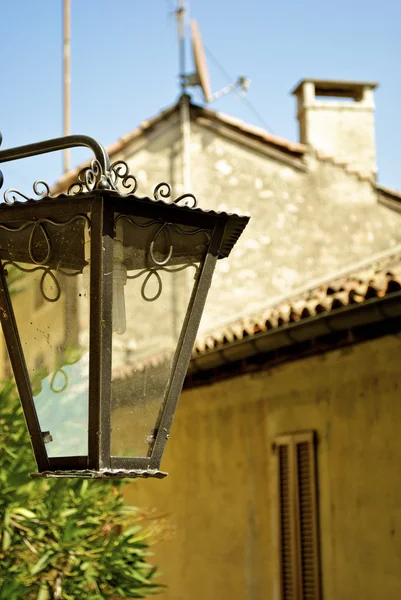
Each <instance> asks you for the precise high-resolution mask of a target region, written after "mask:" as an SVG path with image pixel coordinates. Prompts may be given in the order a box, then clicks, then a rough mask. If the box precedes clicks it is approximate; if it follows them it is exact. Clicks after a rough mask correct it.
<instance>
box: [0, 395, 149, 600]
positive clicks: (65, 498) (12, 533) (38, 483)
mask: <svg viewBox="0 0 401 600" xmlns="http://www.w3.org/2000/svg"><path fill="white" fill-rule="evenodd" d="M34 470H35V465H34V461H33V457H32V450H31V448H30V444H29V441H28V435H27V433H26V427H25V423H24V419H23V414H22V410H21V407H20V403H19V400H18V398H17V396H16V394H15V390H14V387H13V385H12V384H11V383H3V384H1V385H0V490H1V491H0V600H21V599H22V598H23V599H24V600H25V599H26V600H31V599H32V600H52V599H55V600H57V599H63V600H78V599H79V600H81V599H82V600H83V599H85V600H95V599H96V600H100V599H105V598H109V599H114V600H117V599H120V598H143V597H145V596H147V595H149V594H151V593H155V592H157V591H159V590H160V587H161V586H160V585H158V584H156V583H155V582H154V579H155V576H156V575H157V573H156V567H153V566H151V565H150V564H149V563H148V556H149V554H150V552H149V543H150V540H151V538H152V536H153V535H154V527H153V528H152V526H149V525H147V526H145V525H144V522H143V518H142V517H141V514H140V512H139V511H138V509H135V508H132V507H126V506H124V502H123V497H122V494H121V487H122V485H123V483H116V482H110V481H88V480H56V481H54V480H53V481H49V480H44V479H39V480H38V479H36V480H31V479H30V478H29V473H30V472H32V471H34ZM156 527H157V525H156Z"/></svg>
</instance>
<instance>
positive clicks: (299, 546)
mask: <svg viewBox="0 0 401 600" xmlns="http://www.w3.org/2000/svg"><path fill="white" fill-rule="evenodd" d="M275 449H276V456H277V461H278V465H277V472H278V505H279V532H280V539H279V548H280V579H281V600H320V585H319V549H318V529H317V505H316V463H315V444H314V434H313V433H312V432H307V433H296V434H292V435H286V436H281V437H279V438H277V439H276V440H275Z"/></svg>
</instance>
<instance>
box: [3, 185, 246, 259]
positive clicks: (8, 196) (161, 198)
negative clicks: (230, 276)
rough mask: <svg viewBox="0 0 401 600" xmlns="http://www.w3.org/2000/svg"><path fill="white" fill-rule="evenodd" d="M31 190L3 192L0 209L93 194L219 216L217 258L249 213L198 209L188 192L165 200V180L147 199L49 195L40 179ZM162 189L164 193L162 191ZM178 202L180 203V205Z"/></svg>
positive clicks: (178, 211) (173, 212)
mask: <svg viewBox="0 0 401 600" xmlns="http://www.w3.org/2000/svg"><path fill="white" fill-rule="evenodd" d="M39 184H42V185H43V186H44V192H45V195H41V194H40V193H39ZM33 189H34V191H35V193H37V194H38V195H39V197H38V198H30V197H28V196H25V195H24V194H22V193H21V192H19V191H18V190H15V189H9V190H7V191H6V192H5V193H4V200H5V202H2V203H0V212H1V211H2V210H7V209H8V210H9V209H10V207H12V206H18V207H23V206H29V207H32V206H33V205H39V204H40V205H43V204H49V203H51V202H54V201H55V200H56V201H57V202H59V201H61V202H62V201H66V200H71V199H76V200H78V201H79V200H82V199H89V198H90V197H93V196H95V197H96V196H102V197H104V196H107V197H110V198H115V199H120V200H123V201H124V202H127V203H129V202H136V203H138V204H140V205H142V206H143V205H152V206H154V205H159V206H160V207H169V211H171V212H170V214H171V215H175V216H176V218H177V220H178V219H179V218H180V215H185V214H194V213H195V214H197V215H199V216H206V217H208V216H210V217H211V218H215V217H220V218H225V219H227V222H226V227H225V231H224V235H223V239H222V242H221V247H220V250H219V255H218V258H226V257H227V256H229V254H230V252H231V250H232V249H233V247H234V245H235V244H236V242H237V240H238V238H239V237H240V235H241V233H242V232H243V230H244V228H245V227H246V225H247V223H248V221H249V219H250V216H249V215H239V214H236V213H227V212H225V211H215V210H212V209H202V208H199V207H198V206H197V201H196V198H195V196H193V195H192V194H183V195H182V196H180V197H179V198H177V199H175V200H173V201H171V200H167V198H169V197H170V195H171V188H170V186H169V185H168V184H167V183H164V182H163V183H161V184H159V185H158V186H156V188H155V192H154V197H153V198H149V197H147V196H143V197H140V196H136V195H135V194H121V193H120V192H119V191H117V190H109V189H93V190H88V191H82V190H80V191H78V192H76V193H73V192H70V193H67V194H60V195H58V196H51V195H50V190H49V186H48V185H47V184H45V183H44V182H35V184H34V186H33ZM163 190H164V192H163ZM18 197H22V198H23V200H18ZM181 202H182V204H181Z"/></svg>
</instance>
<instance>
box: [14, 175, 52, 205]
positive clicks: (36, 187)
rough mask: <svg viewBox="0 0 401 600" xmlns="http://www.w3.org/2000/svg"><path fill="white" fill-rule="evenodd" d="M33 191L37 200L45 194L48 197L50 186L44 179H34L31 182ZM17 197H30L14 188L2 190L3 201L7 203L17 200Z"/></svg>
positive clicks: (24, 198) (25, 198) (27, 198)
mask: <svg viewBox="0 0 401 600" xmlns="http://www.w3.org/2000/svg"><path fill="white" fill-rule="evenodd" d="M40 187H43V189H42V190H40ZM33 191H34V194H35V195H36V196H37V198H36V199H37V200H41V199H42V198H44V197H45V196H49V197H50V188H49V186H48V184H47V183H46V182H45V181H42V180H38V181H35V183H34V184H33ZM18 198H23V200H31V198H29V197H28V196H26V195H25V194H23V193H22V192H20V191H19V190H17V189H15V188H9V189H8V190H6V191H5V192H4V195H3V199H4V202H5V203H6V204H9V205H12V204H14V202H17V201H18Z"/></svg>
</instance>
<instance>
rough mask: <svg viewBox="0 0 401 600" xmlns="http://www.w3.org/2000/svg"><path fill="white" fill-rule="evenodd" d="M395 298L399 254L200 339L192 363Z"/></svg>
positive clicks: (400, 282) (400, 286)
mask: <svg viewBox="0 0 401 600" xmlns="http://www.w3.org/2000/svg"><path fill="white" fill-rule="evenodd" d="M394 294H398V296H401V250H399V252H398V253H396V254H395V255H391V256H390V257H387V258H383V259H381V260H379V261H377V262H373V263H372V264H370V265H367V266H365V267H364V268H362V269H358V270H357V271H355V272H351V273H349V274H347V275H343V276H341V277H338V278H335V279H332V280H331V281H327V282H325V283H323V284H321V285H318V286H317V287H315V288H313V289H311V290H308V291H306V292H304V293H302V294H297V295H293V296H290V297H288V298H286V299H284V300H282V301H280V302H279V303H277V304H273V305H271V306H268V307H266V309H264V310H261V311H260V312H259V313H256V314H253V315H251V316H247V317H244V318H242V319H238V320H236V321H234V322H232V323H230V324H227V325H224V326H223V327H221V328H219V329H216V330H215V331H213V332H212V333H209V334H207V335H204V336H200V337H199V338H198V340H197V342H196V345H195V348H194V351H193V359H196V358H197V357H200V356H202V355H207V354H208V353H211V352H215V351H216V350H224V349H225V348H227V347H229V346H230V345H232V344H236V343H238V342H241V341H245V340H247V341H249V340H251V339H253V340H257V338H258V336H260V335H263V334H264V333H267V332H274V331H279V330H280V329H284V328H288V327H289V326H291V325H293V324H300V325H301V324H302V323H304V324H306V323H307V322H308V321H311V320H313V319H314V318H316V317H318V316H324V315H329V314H330V315H333V314H334V313H336V311H341V310H344V309H347V308H352V307H358V306H359V307H362V306H363V305H364V304H366V303H368V302H369V301H371V300H372V299H381V298H385V297H390V296H392V295H394ZM400 313H401V299H400ZM295 342H296V340H295V339H294V343H295Z"/></svg>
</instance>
